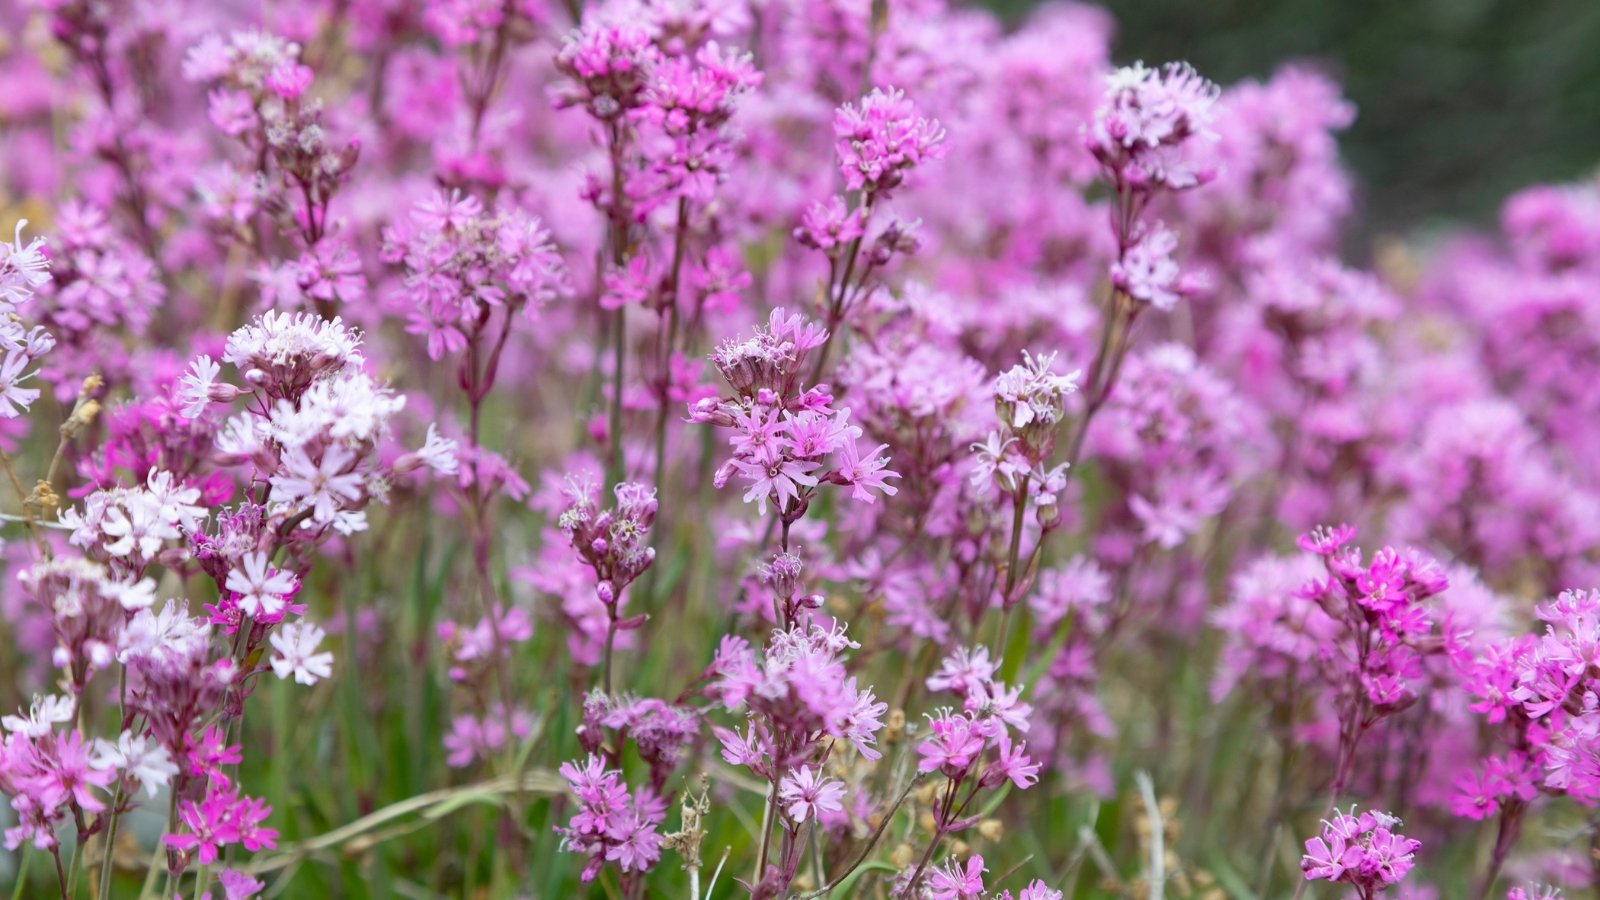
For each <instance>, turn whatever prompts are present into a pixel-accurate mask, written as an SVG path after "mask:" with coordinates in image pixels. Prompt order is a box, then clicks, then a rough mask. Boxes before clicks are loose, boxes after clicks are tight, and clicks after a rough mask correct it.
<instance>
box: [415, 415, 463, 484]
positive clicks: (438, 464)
mask: <svg viewBox="0 0 1600 900" xmlns="http://www.w3.org/2000/svg"><path fill="white" fill-rule="evenodd" d="M456 451H457V446H456V442H455V441H453V440H451V439H450V438H447V437H440V436H439V426H438V425H434V424H429V425H428V439H427V440H426V441H424V442H423V443H422V449H421V450H418V451H417V456H418V457H419V458H420V459H421V460H422V462H423V463H424V464H425V465H426V466H427V467H428V468H430V469H432V470H434V471H435V472H438V473H439V474H440V475H454V474H456V469H457V468H458V466H459V462H458V460H457V459H456Z"/></svg>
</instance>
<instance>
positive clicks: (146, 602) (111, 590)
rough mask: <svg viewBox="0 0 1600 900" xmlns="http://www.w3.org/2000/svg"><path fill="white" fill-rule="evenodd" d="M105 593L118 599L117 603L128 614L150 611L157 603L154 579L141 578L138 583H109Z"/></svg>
mask: <svg viewBox="0 0 1600 900" xmlns="http://www.w3.org/2000/svg"><path fill="white" fill-rule="evenodd" d="M105 592H106V595H107V596H110V597H115V598H117V603H119V604H121V606H122V608H123V609H125V610H127V611H128V612H137V611H138V610H141V609H148V608H150V607H151V606H153V605H154V604H155V602H156V582H155V579H153V578H141V579H139V580H138V581H108V582H106V588H105Z"/></svg>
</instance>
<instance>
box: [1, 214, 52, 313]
mask: <svg viewBox="0 0 1600 900" xmlns="http://www.w3.org/2000/svg"><path fill="white" fill-rule="evenodd" d="M27 224H28V220H27V219H23V220H21V221H20V222H18V223H17V237H16V240H14V241H12V242H11V243H9V244H8V243H5V242H0V301H3V306H0V312H10V311H11V309H12V307H14V306H15V305H16V304H18V303H23V302H25V301H26V300H27V299H28V298H30V297H32V296H33V291H34V289H35V288H38V287H40V286H42V285H43V284H44V283H45V282H47V281H49V280H50V259H49V258H48V257H46V256H45V255H44V238H41V237H36V238H34V239H33V240H32V241H29V242H28V245H27V246H23V244H22V227H23V226H24V225H27Z"/></svg>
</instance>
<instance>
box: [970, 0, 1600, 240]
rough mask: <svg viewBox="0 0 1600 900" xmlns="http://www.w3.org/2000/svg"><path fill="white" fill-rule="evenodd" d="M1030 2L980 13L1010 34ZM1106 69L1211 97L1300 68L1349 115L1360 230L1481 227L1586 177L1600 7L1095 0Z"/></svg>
mask: <svg viewBox="0 0 1600 900" xmlns="http://www.w3.org/2000/svg"><path fill="white" fill-rule="evenodd" d="M1033 5H1034V4H1033V3H1032V2H1030V0H991V6H992V7H993V8H996V9H998V10H1000V11H1001V12H1002V14H1004V15H1005V16H1007V18H1008V19H1011V20H1013V21H1015V20H1017V19H1020V18H1021V17H1023V16H1025V15H1026V14H1027V11H1028V10H1029V9H1030V8H1032V6H1033ZM1101 5H1103V6H1105V7H1106V8H1108V9H1110V11H1111V12H1112V14H1113V15H1114V16H1115V17H1116V20H1117V36H1116V42H1115V45H1114V48H1113V54H1114V59H1115V60H1116V61H1117V62H1119V63H1125V62H1131V61H1133V60H1135V59H1143V60H1145V61H1146V62H1152V63H1154V62H1161V61H1166V60H1170V59H1187V60H1189V61H1190V62H1191V63H1193V64H1194V65H1195V67H1196V68H1198V69H1199V70H1200V71H1201V72H1202V73H1204V74H1205V75H1207V76H1209V77H1211V78H1212V79H1213V80H1216V81H1219V82H1221V83H1223V84H1227V83H1229V82H1233V81H1237V80H1239V79H1241V78H1248V77H1252V76H1255V77H1264V76H1266V75H1269V74H1270V73H1271V72H1272V71H1273V69H1274V68H1276V67H1277V65H1278V64H1280V63H1281V62H1283V61H1286V60H1290V59H1295V58H1301V59H1305V58H1310V59H1313V60H1315V61H1317V62H1318V63H1320V64H1321V65H1322V67H1323V68H1324V69H1325V70H1327V71H1330V72H1332V73H1333V74H1334V75H1336V76H1337V77H1338V78H1339V79H1340V80H1341V81H1342V82H1343V84H1344V86H1345V91H1346V94H1347V95H1348V96H1349V97H1350V98H1351V99H1352V100H1354V101H1355V103H1356V105H1357V107H1358V110H1359V111H1358V114H1357V119H1356V123H1355V125H1354V126H1353V127H1352V128H1351V129H1350V131H1349V132H1347V133H1346V134H1345V136H1344V139H1343V141H1342V145H1343V147H1344V152H1345V155H1346V158H1347V159H1348V160H1349V163H1350V165H1351V166H1352V167H1353V168H1354V169H1355V171H1356V173H1357V175H1358V176H1359V179H1360V189H1361V201H1360V202H1361V206H1362V208H1363V211H1364V218H1365V221H1366V223H1367V225H1368V227H1371V228H1376V229H1393V228H1416V227H1428V226H1430V225H1434V224H1439V223H1440V220H1442V219H1460V218H1468V219H1474V220H1480V221H1481V220H1485V219H1487V218H1488V217H1491V216H1492V215H1493V214H1494V211H1495V209H1496V208H1497V207H1498V205H1499V202H1500V200H1501V199H1502V198H1503V197H1504V196H1505V195H1506V194H1507V193H1509V192H1511V191H1514V190H1516V189H1517V188H1518V187H1521V186H1523V185H1526V184H1529V183H1533V182H1538V181H1556V180H1571V179H1574V178H1579V177H1582V176H1584V175H1586V174H1588V173H1589V172H1591V171H1592V170H1593V167H1594V166H1595V165H1596V163H1600V0H1548V2H1540V0H1522V2H1515V0H1390V2H1373V0H1277V2H1267V0H1125V2H1115V0H1106V2H1102V3H1101Z"/></svg>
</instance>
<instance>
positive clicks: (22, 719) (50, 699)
mask: <svg viewBox="0 0 1600 900" xmlns="http://www.w3.org/2000/svg"><path fill="white" fill-rule="evenodd" d="M77 709H78V707H77V704H76V703H74V702H73V700H72V698H71V697H66V696H56V695H50V696H45V697H40V696H38V695H35V696H34V698H33V705H32V706H30V707H29V708H28V712H27V713H26V714H24V715H21V716H5V717H0V726H4V727H5V730H7V731H9V732H11V733H12V734H20V735H23V736H24V737H30V738H36V737H44V736H45V735H47V734H49V733H50V730H51V729H52V728H54V727H55V726H56V725H60V724H61V723H63V722H71V721H72V716H73V714H74V713H75V712H77Z"/></svg>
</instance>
